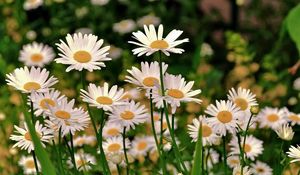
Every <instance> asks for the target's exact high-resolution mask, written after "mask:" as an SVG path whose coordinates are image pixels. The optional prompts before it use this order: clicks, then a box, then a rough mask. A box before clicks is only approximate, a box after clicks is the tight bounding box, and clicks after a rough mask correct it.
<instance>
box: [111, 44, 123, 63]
mask: <svg viewBox="0 0 300 175" xmlns="http://www.w3.org/2000/svg"><path fill="white" fill-rule="evenodd" d="M122 52H123V50H122V49H121V48H119V47H116V46H114V45H111V46H110V49H109V54H108V56H109V57H110V58H111V59H113V60H116V59H118V58H120V57H121V56H122Z"/></svg>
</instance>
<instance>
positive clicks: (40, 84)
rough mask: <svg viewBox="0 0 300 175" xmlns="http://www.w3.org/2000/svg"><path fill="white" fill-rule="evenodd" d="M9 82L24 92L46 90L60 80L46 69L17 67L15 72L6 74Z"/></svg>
mask: <svg viewBox="0 0 300 175" xmlns="http://www.w3.org/2000/svg"><path fill="white" fill-rule="evenodd" d="M6 77H7V78H6V81H7V84H8V85H10V86H13V87H14V88H16V89H18V90H20V91H21V92H23V93H30V92H32V91H36V92H46V91H47V90H48V88H50V87H51V86H53V85H54V84H55V83H57V82H58V80H57V79H56V78H54V77H53V76H51V77H49V71H47V70H46V69H42V70H41V68H35V67H31V68H30V70H29V68H28V67H26V66H25V67H23V68H17V69H15V70H14V72H13V73H10V74H6Z"/></svg>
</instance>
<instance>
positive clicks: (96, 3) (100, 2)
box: [91, 0, 109, 6]
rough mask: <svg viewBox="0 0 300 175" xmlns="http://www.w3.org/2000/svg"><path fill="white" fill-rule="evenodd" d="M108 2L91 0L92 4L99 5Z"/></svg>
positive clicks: (106, 0) (107, 0)
mask: <svg viewBox="0 0 300 175" xmlns="http://www.w3.org/2000/svg"><path fill="white" fill-rule="evenodd" d="M108 2H109V0H91V3H92V4H93V5H99V6H102V5H106V4H107V3H108Z"/></svg>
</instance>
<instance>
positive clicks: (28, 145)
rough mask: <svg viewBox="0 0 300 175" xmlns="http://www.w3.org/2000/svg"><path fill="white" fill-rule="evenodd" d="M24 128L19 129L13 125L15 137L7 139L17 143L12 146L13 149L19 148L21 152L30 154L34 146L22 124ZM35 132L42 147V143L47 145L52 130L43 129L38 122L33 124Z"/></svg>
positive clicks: (26, 128)
mask: <svg viewBox="0 0 300 175" xmlns="http://www.w3.org/2000/svg"><path fill="white" fill-rule="evenodd" d="M24 127H25V128H20V127H18V126H16V125H15V126H14V128H15V131H16V135H11V136H10V137H9V138H10V139H11V140H13V141H16V142H17V143H16V144H14V145H13V148H14V147H19V148H21V149H22V150H27V152H28V153H30V152H31V151H32V150H34V145H33V141H32V138H31V135H30V133H29V130H28V127H27V124H26V123H25V124H24ZM35 131H36V135H37V137H38V138H39V139H40V141H41V143H42V145H43V146H44V147H45V144H44V143H48V142H49V141H50V139H51V138H53V134H52V130H50V129H48V128H46V127H43V125H42V124H40V122H39V121H37V122H36V123H35Z"/></svg>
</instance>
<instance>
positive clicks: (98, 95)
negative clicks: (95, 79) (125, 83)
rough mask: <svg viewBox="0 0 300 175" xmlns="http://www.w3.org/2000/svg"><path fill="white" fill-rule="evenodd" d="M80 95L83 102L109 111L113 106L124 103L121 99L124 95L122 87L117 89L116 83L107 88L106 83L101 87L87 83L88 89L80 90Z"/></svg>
mask: <svg viewBox="0 0 300 175" xmlns="http://www.w3.org/2000/svg"><path fill="white" fill-rule="evenodd" d="M80 91H81V92H80V96H81V98H82V100H83V101H84V102H87V103H89V104H90V105H91V106H94V107H97V108H99V109H101V108H102V109H103V110H104V111H111V110H112V107H113V106H117V105H124V104H125V103H124V102H123V100H122V97H123V95H124V90H123V89H118V86H117V85H114V86H112V87H111V88H110V89H109V85H108V83H106V82H105V83H104V84H103V87H101V86H96V85H95V84H92V83H91V84H89V86H88V91H85V90H83V89H81V90H80Z"/></svg>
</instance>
